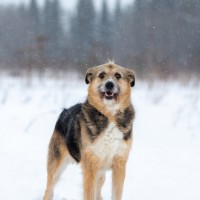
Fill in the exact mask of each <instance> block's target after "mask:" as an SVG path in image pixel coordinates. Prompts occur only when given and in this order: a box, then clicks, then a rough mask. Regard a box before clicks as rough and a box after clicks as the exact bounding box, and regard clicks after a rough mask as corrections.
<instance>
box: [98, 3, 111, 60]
mask: <svg viewBox="0 0 200 200" xmlns="http://www.w3.org/2000/svg"><path fill="white" fill-rule="evenodd" d="M112 36H113V34H112V21H111V16H110V14H109V11H108V6H107V3H106V1H105V0H104V1H103V2H102V11H101V18H100V43H101V46H102V61H104V62H105V61H106V60H107V59H112V44H113V41H112Z"/></svg>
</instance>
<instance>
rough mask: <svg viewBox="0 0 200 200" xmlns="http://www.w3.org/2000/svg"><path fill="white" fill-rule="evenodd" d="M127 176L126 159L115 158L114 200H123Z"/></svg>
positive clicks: (113, 175) (113, 168)
mask: <svg viewBox="0 0 200 200" xmlns="http://www.w3.org/2000/svg"><path fill="white" fill-rule="evenodd" d="M125 174H126V159H124V158H121V157H117V158H114V161H113V165H112V199H113V200H121V199H122V191H123V185H124V179H125Z"/></svg>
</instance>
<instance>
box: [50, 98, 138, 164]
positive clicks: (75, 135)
mask: <svg viewBox="0 0 200 200" xmlns="http://www.w3.org/2000/svg"><path fill="white" fill-rule="evenodd" d="M134 116H135V112H134V109H133V107H132V106H130V107H128V108H127V109H125V111H124V112H119V113H118V114H117V116H116V117H117V118H116V121H117V126H118V128H119V129H120V130H121V131H122V132H123V133H124V140H128V139H129V138H130V137H131V132H132V122H133V119H134ZM80 122H82V123H85V127H86V128H87V133H88V135H89V137H90V138H91V141H94V140H95V139H96V138H97V137H98V136H99V135H100V134H101V133H102V132H103V131H104V130H105V129H106V128H107V126H108V123H109V121H108V118H107V117H106V116H104V115H103V114H101V113H100V112H99V111H98V110H97V109H96V108H95V107H93V106H92V105H90V104H89V102H88V101H86V102H85V103H84V104H76V105H74V106H72V107H70V108H69V109H64V110H63V111H62V113H61V114H60V116H59V118H58V121H57V123H56V126H55V129H56V130H57V131H58V132H59V133H60V134H61V136H63V137H64V138H65V141H66V145H67V148H68V151H69V153H70V155H71V156H72V157H73V158H74V159H75V160H76V161H77V162H80V160H81V126H80ZM54 151H55V152H54V153H55V156H56V157H60V152H59V148H58V147H57V146H55V148H54Z"/></svg>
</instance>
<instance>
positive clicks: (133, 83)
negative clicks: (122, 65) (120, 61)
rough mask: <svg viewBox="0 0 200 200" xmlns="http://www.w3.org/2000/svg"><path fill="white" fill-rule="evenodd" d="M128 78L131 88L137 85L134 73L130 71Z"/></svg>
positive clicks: (128, 71)
mask: <svg viewBox="0 0 200 200" xmlns="http://www.w3.org/2000/svg"><path fill="white" fill-rule="evenodd" d="M126 75H127V78H128V80H129V82H130V85H131V87H133V86H134V85H135V75H134V72H133V71H132V70H130V69H128V70H127V74H126Z"/></svg>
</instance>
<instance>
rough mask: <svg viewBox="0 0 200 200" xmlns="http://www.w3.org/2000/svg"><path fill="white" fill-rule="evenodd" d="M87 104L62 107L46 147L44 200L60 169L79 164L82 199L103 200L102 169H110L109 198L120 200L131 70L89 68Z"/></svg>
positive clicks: (126, 151) (129, 122) (129, 125)
mask: <svg viewBox="0 0 200 200" xmlns="http://www.w3.org/2000/svg"><path fill="white" fill-rule="evenodd" d="M85 81H86V83H87V84H89V87H88V96H87V99H86V101H85V103H79V104H76V105H74V106H72V107H70V108H68V109H64V110H63V111H62V113H61V114H60V116H59V118H58V120H57V123H56V125H55V130H54V132H53V135H52V137H51V140H50V143H49V151H48V164H47V173H48V177H47V187H46V191H45V194H44V200H50V199H52V198H53V188H54V185H55V183H56V181H57V178H58V175H59V174H60V172H61V169H62V168H63V167H64V166H65V165H66V164H69V163H71V162H77V163H80V165H81V168H82V174H83V199H84V200H102V196H101V189H102V186H103V183H104V180H105V172H106V170H109V169H111V170H112V199H113V200H121V199H122V191H123V184H124V179H125V174H126V162H127V159H128V156H129V151H130V148H131V144H132V123H133V120H134V117H135V112H134V108H133V106H132V104H131V98H130V97H131V87H133V86H134V84H135V76H134V73H133V71H132V70H129V69H126V68H123V67H120V66H118V65H116V64H114V63H106V64H103V65H100V66H97V67H92V68H90V69H88V71H87V73H86V77H85Z"/></svg>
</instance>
